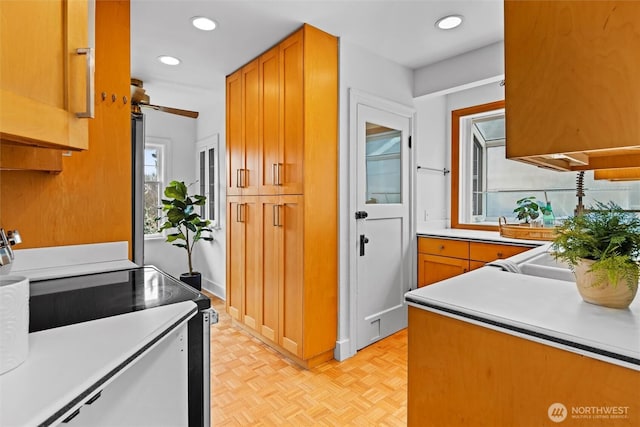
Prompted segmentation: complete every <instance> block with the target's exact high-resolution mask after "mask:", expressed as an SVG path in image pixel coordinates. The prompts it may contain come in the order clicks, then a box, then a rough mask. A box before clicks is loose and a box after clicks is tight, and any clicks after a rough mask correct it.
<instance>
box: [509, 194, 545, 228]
mask: <svg viewBox="0 0 640 427" xmlns="http://www.w3.org/2000/svg"><path fill="white" fill-rule="evenodd" d="M516 204H517V205H518V206H517V207H516V208H515V209H514V210H513V212H514V213H515V214H516V218H517V219H519V220H520V221H523V220H524V223H525V224H530V222H529V220H535V219H537V218H538V217H539V216H540V211H541V210H542V209H543V205H542V204H540V202H536V198H535V197H534V196H529V197H524V198H522V199H520V200H517V201H516Z"/></svg>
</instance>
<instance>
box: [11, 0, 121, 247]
mask: <svg viewBox="0 0 640 427" xmlns="http://www.w3.org/2000/svg"><path fill="white" fill-rule="evenodd" d="M14 3H15V4H24V8H25V11H24V13H25V14H26V18H24V17H23V18H22V22H25V19H31V13H32V9H34V8H38V7H40V6H41V5H43V4H44V3H46V4H47V5H49V4H57V5H58V6H57V7H58V8H59V7H61V6H60V2H58V1H50V2H49V1H37V2H33V1H27V2H20V1H0V8H1V9H3V10H4V8H5V7H6V6H8V5H9V4H11V6H14V5H13V4H14ZM70 3H74V4H75V3H84V2H82V1H77V0H73V1H70ZM16 7H18V6H16ZM47 7H48V6H47ZM56 10H57V9H56ZM51 13H52V14H51V15H50V16H47V18H46V20H45V19H44V18H42V20H39V21H38V24H29V25H26V26H25V27H24V28H21V29H20V31H18V32H17V33H16V34H19V36H20V37H23V36H24V37H27V38H33V37H40V36H36V35H35V34H31V33H32V32H39V31H42V32H46V31H49V29H48V28H49V25H48V23H47V22H48V21H47V20H52V19H53V17H55V16H56V14H55V12H53V11H52V12H51ZM95 19H96V28H95V29H96V34H95V42H96V73H95V77H96V82H95V83H96V86H95V87H96V91H97V92H98V93H100V92H103V91H104V92H107V93H109V94H112V93H113V94H116V95H117V99H118V101H117V102H113V101H112V100H111V97H107V99H106V100H104V101H102V100H101V99H100V98H98V99H97V102H96V111H95V119H92V120H90V123H89V140H90V145H91V149H90V150H82V151H73V152H72V153H71V156H70V157H67V156H65V157H62V165H63V168H64V171H63V172H62V173H60V174H50V173H43V172H41V171H39V170H36V169H34V168H29V169H30V170H20V171H14V170H2V171H0V223H1V224H2V225H3V226H4V227H7V228H12V229H13V228H15V229H18V230H20V234H21V236H22V244H21V245H20V249H29V248H40V247H49V246H65V245H79V244H89V243H103V242H115V241H128V242H129V248H131V236H132V234H131V233H132V232H131V221H129V220H128V218H130V217H131V203H132V196H131V179H132V176H131V105H130V104H129V103H128V102H127V103H126V104H125V103H124V102H123V100H122V97H123V96H127V97H129V96H130V94H131V86H130V84H131V64H130V46H131V40H130V29H129V27H130V22H131V18H130V4H129V1H128V0H118V1H112V0H97V1H96V8H95ZM41 21H42V22H41ZM4 25H5V21H2V25H0V27H2V30H0V31H2V32H3V33H2V34H4V31H5V28H4ZM11 25H13V24H11ZM16 34H13V35H12V38H11V40H13V39H15V37H16ZM44 38H54V36H52V35H46V36H44ZM4 42H5V39H4V36H3V37H2V40H1V41H0V43H4ZM3 46H4V44H3ZM4 52H5V51H4V49H3V51H2V55H0V56H1V57H2V58H1V59H0V61H4V59H5V58H4ZM21 54H23V55H25V56H30V54H28V53H27V52H22V53H21ZM81 59H82V58H81ZM31 60H33V61H36V59H35V57H32V58H31ZM46 71H47V72H51V73H53V72H54V71H52V70H46ZM41 72H43V73H44V72H45V70H44V69H42V70H41ZM83 76H84V74H83ZM1 79H2V80H3V81H4V74H3V76H2V77H1ZM0 102H4V100H1V101H0ZM2 110H3V112H4V110H5V109H4V108H2ZM36 111H37V109H36V110H35V111H32V112H31V114H37V113H36ZM25 148H30V147H25ZM4 149H5V145H4V144H3V146H2V153H3V159H2V166H3V168H4V167H5V163H4V161H5V159H4V153H5V150H4ZM33 150H41V151H43V152H44V153H47V152H48V151H47V149H44V148H33ZM65 151H69V150H65ZM35 160H38V156H36V158H35ZM38 161H39V160H38ZM114 189H117V191H114ZM43 230H45V231H43ZM53 230H55V231H53ZM130 255H131V254H130Z"/></svg>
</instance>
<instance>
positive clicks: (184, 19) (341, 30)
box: [131, 0, 503, 89]
mask: <svg viewBox="0 0 640 427" xmlns="http://www.w3.org/2000/svg"><path fill="white" fill-rule="evenodd" d="M452 13H454V14H460V15H463V16H464V18H465V20H464V23H463V24H462V26H460V27H458V28H456V29H454V30H449V31H442V30H438V29H436V28H435V26H434V23H435V21H436V20H437V19H438V18H439V17H442V16H444V15H447V14H452ZM194 16H207V17H209V18H212V19H214V20H215V21H217V22H218V28H217V29H216V30H215V31H210V32H204V31H200V30H197V29H195V28H194V27H193V26H192V25H191V20H190V18H192V17H194ZM303 23H308V24H311V25H313V26H315V27H318V28H320V29H322V30H324V31H326V32H328V33H331V34H333V35H336V36H338V37H340V38H341V40H343V41H348V42H349V43H351V44H355V45H358V46H360V47H362V48H364V49H366V50H368V51H371V52H375V53H377V54H378V55H380V56H382V57H385V58H387V59H390V60H392V61H394V62H397V63H398V64H401V65H404V66H406V67H408V68H411V69H415V68H420V67H423V66H425V65H428V64H431V63H434V62H438V61H441V60H443V59H446V58H449V57H452V56H456V55H459V54H461V53H464V52H468V51H470V50H474V49H477V48H479V47H482V46H486V45H489V44H491V43H495V42H497V41H500V40H502V39H503V1H502V0H466V1H457V0H417V1H405V0H374V1H371V0H324V1H314V0H291V1H281V0H231V1H229V0H226V1H223V0H131V74H132V76H133V77H137V78H140V79H142V80H143V81H145V82H149V83H151V82H157V83H159V82H164V83H167V82H170V83H179V84H182V85H187V86H193V87H197V88H206V89H209V88H212V87H213V86H214V84H215V83H216V80H217V79H216V78H215V77H218V78H219V76H225V75H227V74H230V73H231V72H232V71H234V70H236V69H237V68H239V67H240V66H242V65H243V64H245V63H247V62H248V61H250V60H251V59H253V58H254V57H256V56H257V55H259V54H260V53H261V52H263V51H265V50H266V49H267V48H269V47H271V46H273V45H274V44H276V43H277V42H278V41H280V40H281V39H283V38H284V37H285V36H287V35H288V34H289V33H291V32H293V31H295V30H296V29H297V28H299V27H300V26H301V25H302V24H303ZM160 55H172V56H176V57H178V58H180V59H181V60H182V63H181V64H180V65H179V66H174V67H171V66H167V65H163V64H160V63H159V62H158V61H157V59H156V58H157V57H158V56H160Z"/></svg>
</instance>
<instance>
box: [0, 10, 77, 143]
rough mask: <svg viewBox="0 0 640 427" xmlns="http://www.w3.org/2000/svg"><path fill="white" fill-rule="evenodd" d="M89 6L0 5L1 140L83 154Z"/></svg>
mask: <svg viewBox="0 0 640 427" xmlns="http://www.w3.org/2000/svg"><path fill="white" fill-rule="evenodd" d="M88 16H89V15H88V2H87V1H85V0H50V1H36V2H33V1H29V2H20V1H2V2H0V20H1V21H2V25H0V52H2V55H1V56H0V76H1V78H0V82H1V86H0V138H1V139H2V141H5V142H6V141H11V142H13V143H22V144H28V145H35V146H43V147H48V148H60V149H70V150H85V149H87V148H88V146H89V131H88V129H89V128H88V126H89V125H88V120H89V119H87V118H78V117H77V116H76V113H79V112H86V111H87V103H88V101H87V85H89V82H88V81H87V66H88V62H89V61H88V59H87V55H79V54H78V53H77V52H76V50H77V49H78V48H87V47H88V20H89V17H88Z"/></svg>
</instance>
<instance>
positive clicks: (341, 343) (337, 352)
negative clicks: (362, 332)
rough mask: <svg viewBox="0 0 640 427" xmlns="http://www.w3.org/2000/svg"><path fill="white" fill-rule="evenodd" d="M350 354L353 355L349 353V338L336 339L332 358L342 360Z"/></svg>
mask: <svg viewBox="0 0 640 427" xmlns="http://www.w3.org/2000/svg"><path fill="white" fill-rule="evenodd" d="M352 356H354V353H351V340H349V339H345V340H338V341H336V348H335V349H334V350H333V358H334V359H336V360H337V361H339V362H342V361H343V360H346V359H348V358H350V357H352Z"/></svg>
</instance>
